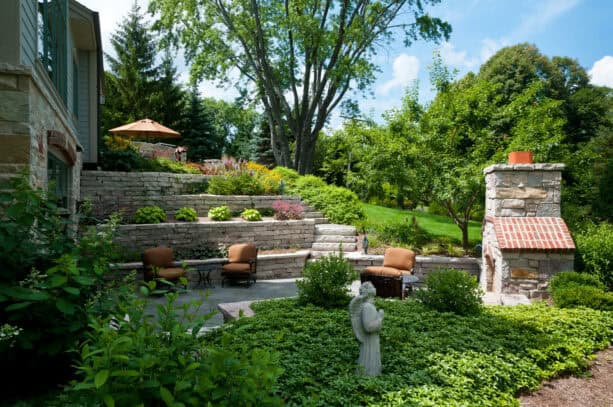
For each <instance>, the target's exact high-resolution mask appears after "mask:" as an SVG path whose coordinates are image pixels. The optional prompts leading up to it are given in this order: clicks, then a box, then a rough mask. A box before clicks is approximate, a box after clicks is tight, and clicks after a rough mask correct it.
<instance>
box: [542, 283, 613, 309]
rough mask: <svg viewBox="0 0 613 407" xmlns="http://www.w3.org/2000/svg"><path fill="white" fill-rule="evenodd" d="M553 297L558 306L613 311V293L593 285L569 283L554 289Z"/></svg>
mask: <svg viewBox="0 0 613 407" xmlns="http://www.w3.org/2000/svg"><path fill="white" fill-rule="evenodd" d="M551 297H552V298H553V302H554V304H555V305H556V306H557V307H560V308H576V307H587V308H592V309H597V310H602V311H613V293H611V292H605V291H603V290H602V289H600V288H597V287H594V286H593V285H579V284H569V285H565V286H561V287H558V288H556V289H552V291H551Z"/></svg>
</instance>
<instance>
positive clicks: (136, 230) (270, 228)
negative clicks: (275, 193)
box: [115, 219, 315, 252]
mask: <svg viewBox="0 0 613 407" xmlns="http://www.w3.org/2000/svg"><path fill="white" fill-rule="evenodd" d="M314 236H315V221H314V220H312V219H304V220H289V221H261V222H246V221H227V222H202V223H160V224H151V225H150V224H146V225H122V226H120V227H119V229H118V233H117V238H116V239H115V242H116V243H119V244H120V245H122V246H124V247H125V248H126V249H128V250H132V251H136V252H142V251H143V250H145V249H147V248H150V247H155V246H168V247H171V248H173V249H199V248H203V247H212V248H217V247H218V245H219V244H224V245H231V244H234V243H254V244H255V245H256V246H257V247H258V248H260V249H276V248H310V247H311V245H312V244H313V241H314Z"/></svg>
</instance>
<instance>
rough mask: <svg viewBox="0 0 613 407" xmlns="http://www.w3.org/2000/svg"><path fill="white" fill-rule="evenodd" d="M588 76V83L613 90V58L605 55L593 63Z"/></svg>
mask: <svg viewBox="0 0 613 407" xmlns="http://www.w3.org/2000/svg"><path fill="white" fill-rule="evenodd" d="M588 73H589V74H590V83H592V84H593V85H598V86H608V87H609V88H613V56H611V55H605V56H604V57H602V58H601V59H599V60H598V61H596V62H594V65H592V69H590V70H589V72H588Z"/></svg>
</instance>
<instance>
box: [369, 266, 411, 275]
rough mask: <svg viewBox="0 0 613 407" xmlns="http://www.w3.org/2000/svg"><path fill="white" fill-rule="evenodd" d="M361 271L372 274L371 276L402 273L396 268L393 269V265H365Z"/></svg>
mask: <svg viewBox="0 0 613 407" xmlns="http://www.w3.org/2000/svg"><path fill="white" fill-rule="evenodd" d="M363 273H364V274H368V275H372V276H383V277H400V276H401V275H402V273H401V272H400V270H398V269H395V268H393V267H381V266H371V267H366V269H365V270H364V271H363Z"/></svg>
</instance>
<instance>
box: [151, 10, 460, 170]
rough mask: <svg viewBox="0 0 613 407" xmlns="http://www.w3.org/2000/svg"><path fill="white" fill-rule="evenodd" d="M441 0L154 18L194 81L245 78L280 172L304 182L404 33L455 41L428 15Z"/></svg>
mask: <svg viewBox="0 0 613 407" xmlns="http://www.w3.org/2000/svg"><path fill="white" fill-rule="evenodd" d="M438 2H439V0H421V1H411V0H347V1H342V2H334V1H331V0H325V1H321V0H300V1H299V0H285V1H277V0H231V1H230V0H178V1H177V0H152V1H151V3H150V11H152V12H154V13H156V14H157V16H158V21H157V23H156V27H157V28H159V29H161V30H162V31H163V32H165V33H166V39H167V40H170V41H173V42H175V43H177V44H178V43H181V44H182V45H183V46H184V47H185V51H186V57H187V59H188V60H189V61H191V63H192V65H191V68H192V74H193V76H195V77H206V78H208V79H217V80H219V81H221V82H222V83H227V81H228V80H229V79H230V78H231V77H232V75H233V74H237V75H238V76H239V78H238V81H237V84H238V85H239V86H242V87H243V88H244V89H249V90H250V91H251V92H252V93H253V94H254V95H255V97H256V98H257V99H258V100H259V102H260V103H261V105H262V106H263V108H264V112H265V114H266V119H267V120H268V123H269V129H270V136H271V145H272V149H273V153H274V156H275V160H276V162H277V164H279V165H284V166H288V167H290V166H291V167H294V168H295V169H296V170H298V171H299V172H300V173H302V174H304V173H308V172H311V171H312V164H313V159H314V153H315V145H316V142H317V138H318V136H319V133H320V131H321V130H322V128H323V127H324V125H325V123H326V121H327V119H328V117H329V115H330V113H331V112H332V111H333V110H334V109H335V108H336V107H337V106H338V105H339V104H340V103H341V102H343V100H344V99H345V97H346V95H347V92H348V91H349V90H350V89H355V90H357V91H364V90H366V89H368V87H369V86H370V85H371V84H372V83H373V81H374V77H375V73H376V72H377V67H376V65H375V64H374V63H373V62H372V60H373V58H372V57H373V56H374V55H375V54H376V52H377V49H378V47H379V46H380V45H382V44H385V43H387V42H389V41H391V39H392V38H393V37H394V36H395V34H396V33H401V35H402V37H403V39H404V43H405V45H406V46H409V45H410V44H411V43H413V42H414V41H416V40H418V39H425V40H439V39H441V38H445V39H447V38H448V36H449V33H450V32H451V26H450V25H449V24H448V23H446V22H443V21H442V20H440V19H438V18H434V17H431V16H430V15H429V14H428V13H427V12H426V11H425V7H426V6H429V5H431V4H436V3H438ZM292 143H294V151H293V155H292V152H291V144H292Z"/></svg>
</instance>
